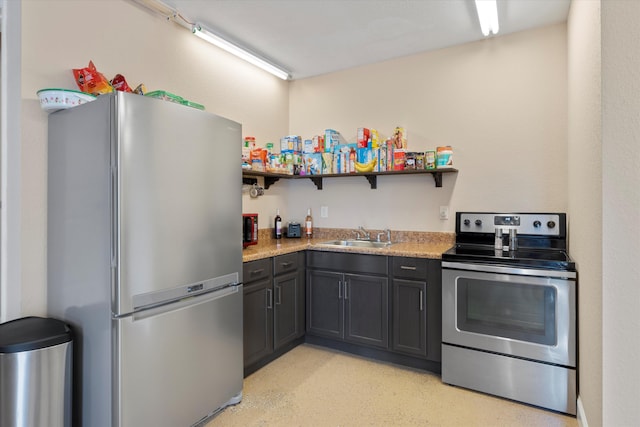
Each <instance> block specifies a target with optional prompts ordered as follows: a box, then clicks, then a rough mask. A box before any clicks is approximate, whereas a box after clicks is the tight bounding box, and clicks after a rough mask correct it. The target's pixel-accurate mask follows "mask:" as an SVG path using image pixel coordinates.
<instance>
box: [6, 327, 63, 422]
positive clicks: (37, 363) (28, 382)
mask: <svg viewBox="0 0 640 427" xmlns="http://www.w3.org/2000/svg"><path fill="white" fill-rule="evenodd" d="M72 353H73V335H72V332H71V328H70V327H69V326H68V325H66V324H65V323H63V322H61V321H59V320H56V319H47V318H42V317H24V318H21V319H16V320H12V321H10V322H6V323H2V324H0V426H2V427H32V426H33V427H39V426H48V427H70V426H71V390H72V383H71V382H72V375H71V372H72V359H73V356H72Z"/></svg>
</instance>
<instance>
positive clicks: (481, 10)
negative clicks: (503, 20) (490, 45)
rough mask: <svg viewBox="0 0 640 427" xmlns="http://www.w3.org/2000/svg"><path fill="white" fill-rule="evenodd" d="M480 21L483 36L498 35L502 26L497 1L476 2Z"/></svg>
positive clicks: (481, 0)
mask: <svg viewBox="0 0 640 427" xmlns="http://www.w3.org/2000/svg"><path fill="white" fill-rule="evenodd" d="M476 9H477V10H478V19H479V20H480V28H481V29H482V34H484V35H485V36H488V35H489V34H490V33H493V34H494V35H495V34H498V31H499V30H500V25H499V24H498V5H497V4H496V0H476Z"/></svg>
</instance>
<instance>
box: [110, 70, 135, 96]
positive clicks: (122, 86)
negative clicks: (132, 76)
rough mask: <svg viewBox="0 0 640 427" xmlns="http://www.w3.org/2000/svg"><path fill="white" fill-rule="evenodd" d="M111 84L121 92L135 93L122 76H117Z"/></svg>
mask: <svg viewBox="0 0 640 427" xmlns="http://www.w3.org/2000/svg"><path fill="white" fill-rule="evenodd" d="M110 83H111V86H113V88H114V89H115V90H119V91H121V92H133V91H132V90H131V88H130V87H129V85H128V84H127V81H126V80H125V78H124V76H123V75H122V74H116V76H115V77H114V78H112V79H111V82H110Z"/></svg>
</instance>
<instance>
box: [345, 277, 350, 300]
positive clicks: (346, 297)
mask: <svg viewBox="0 0 640 427" xmlns="http://www.w3.org/2000/svg"><path fill="white" fill-rule="evenodd" d="M348 286H349V281H347V280H345V282H344V299H349V297H348V296H347V289H348Z"/></svg>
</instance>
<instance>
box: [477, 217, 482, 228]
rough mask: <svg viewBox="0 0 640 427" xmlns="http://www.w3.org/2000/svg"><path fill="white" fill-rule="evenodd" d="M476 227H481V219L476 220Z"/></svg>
mask: <svg viewBox="0 0 640 427" xmlns="http://www.w3.org/2000/svg"><path fill="white" fill-rule="evenodd" d="M476 225H477V226H478V227H480V226H481V225H482V220H481V219H476Z"/></svg>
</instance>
